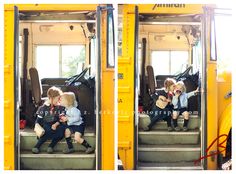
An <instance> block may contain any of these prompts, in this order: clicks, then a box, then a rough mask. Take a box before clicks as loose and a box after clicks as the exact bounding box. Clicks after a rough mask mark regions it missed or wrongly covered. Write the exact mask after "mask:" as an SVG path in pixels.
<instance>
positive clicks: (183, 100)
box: [172, 81, 198, 131]
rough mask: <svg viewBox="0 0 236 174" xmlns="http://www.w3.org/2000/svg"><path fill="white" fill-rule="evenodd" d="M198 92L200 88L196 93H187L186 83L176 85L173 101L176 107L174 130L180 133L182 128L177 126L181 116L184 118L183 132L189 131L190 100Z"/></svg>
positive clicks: (173, 116) (173, 117)
mask: <svg viewBox="0 0 236 174" xmlns="http://www.w3.org/2000/svg"><path fill="white" fill-rule="evenodd" d="M197 92H198V88H197V89H196V90H195V91H192V92H189V93H186V87H185V85H184V82H182V81H179V82H177V83H176V86H175V90H174V96H173V99H172V104H173V105H174V109H173V114H172V119H173V124H174V130H175V131H180V128H179V127H178V124H177V119H178V116H179V115H181V114H182V115H183V117H184V125H183V131H188V121H189V112H188V99H189V98H190V97H192V96H195V95H196V94H197Z"/></svg>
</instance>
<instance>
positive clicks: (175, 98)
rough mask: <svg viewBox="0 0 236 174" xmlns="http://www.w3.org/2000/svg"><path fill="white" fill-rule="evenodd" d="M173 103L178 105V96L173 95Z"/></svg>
mask: <svg viewBox="0 0 236 174" xmlns="http://www.w3.org/2000/svg"><path fill="white" fill-rule="evenodd" d="M172 104H173V105H174V106H176V105H177V104H178V96H176V95H175V96H173V98H172Z"/></svg>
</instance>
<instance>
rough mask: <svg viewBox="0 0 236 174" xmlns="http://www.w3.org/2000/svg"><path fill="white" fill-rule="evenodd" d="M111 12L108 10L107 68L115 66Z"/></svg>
mask: <svg viewBox="0 0 236 174" xmlns="http://www.w3.org/2000/svg"><path fill="white" fill-rule="evenodd" d="M113 26H114V25H113V10H108V60H107V66H108V67H114V66H115V49H114V27H113Z"/></svg>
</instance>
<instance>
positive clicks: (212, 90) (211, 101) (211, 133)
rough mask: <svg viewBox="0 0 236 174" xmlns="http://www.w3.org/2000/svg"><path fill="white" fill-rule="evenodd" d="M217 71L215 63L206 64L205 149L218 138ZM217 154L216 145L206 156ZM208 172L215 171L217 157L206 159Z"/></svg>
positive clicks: (215, 144)
mask: <svg viewBox="0 0 236 174" xmlns="http://www.w3.org/2000/svg"><path fill="white" fill-rule="evenodd" d="M216 77H217V71H216V62H208V63H207V147H209V146H210V145H211V143H212V142H213V141H214V140H215V139H216V138H217V137H218V119H217V116H218V112H217V110H218V109H217V82H216ZM216 152H217V143H214V144H213V146H212V147H211V148H210V149H209V151H208V153H207V155H210V154H213V153H216ZM207 166H208V167H207V168H208V169H209V170H215V169H217V156H216V155H213V156H212V157H210V158H208V159H207Z"/></svg>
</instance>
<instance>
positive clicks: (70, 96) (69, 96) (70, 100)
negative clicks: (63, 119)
mask: <svg viewBox="0 0 236 174" xmlns="http://www.w3.org/2000/svg"><path fill="white" fill-rule="evenodd" d="M61 97H64V98H65V99H66V101H67V104H68V105H69V106H74V107H77V101H76V98H75V94H74V93H73V92H64V93H63V94H62V95H61Z"/></svg>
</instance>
